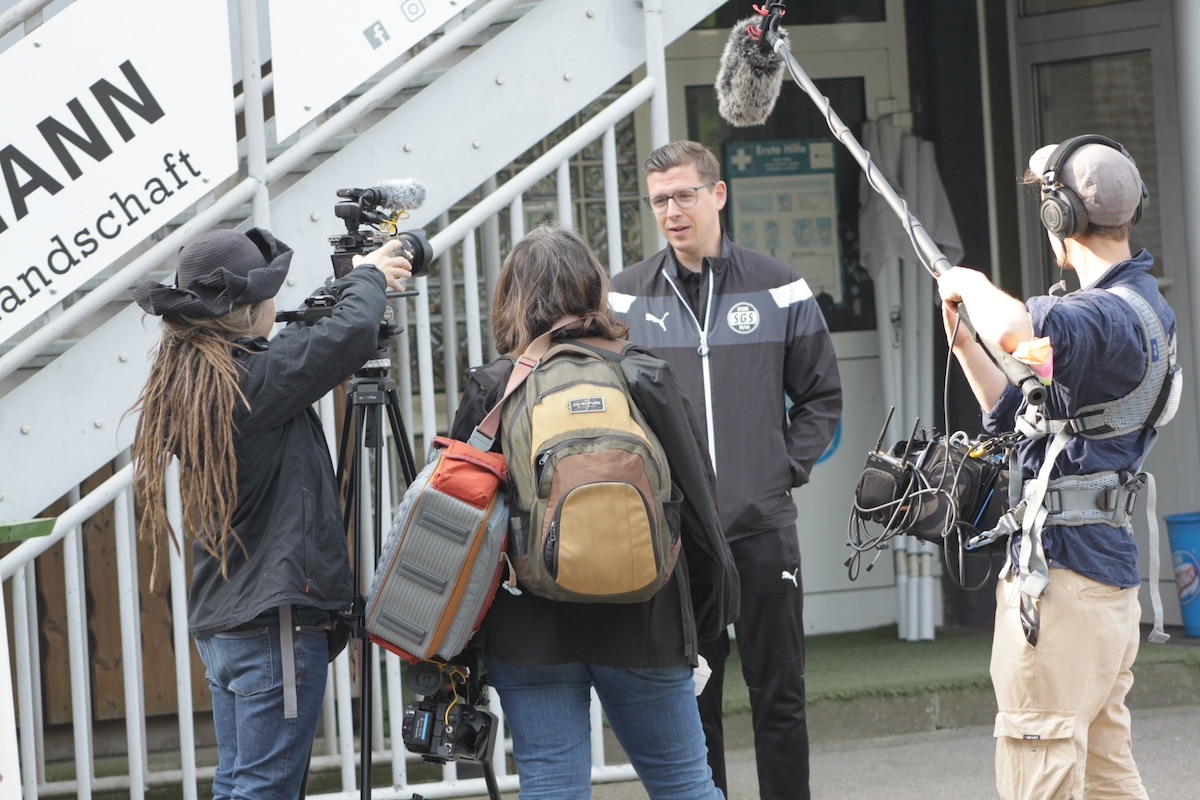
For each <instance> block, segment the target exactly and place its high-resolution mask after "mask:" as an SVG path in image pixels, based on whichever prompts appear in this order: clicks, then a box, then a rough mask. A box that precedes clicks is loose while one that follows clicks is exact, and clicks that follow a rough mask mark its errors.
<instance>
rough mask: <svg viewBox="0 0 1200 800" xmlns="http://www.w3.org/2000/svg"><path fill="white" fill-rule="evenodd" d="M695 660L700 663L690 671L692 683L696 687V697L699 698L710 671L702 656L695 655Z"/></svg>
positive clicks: (706, 683) (710, 673)
mask: <svg viewBox="0 0 1200 800" xmlns="http://www.w3.org/2000/svg"><path fill="white" fill-rule="evenodd" d="M696 658H698V659H699V660H700V663H699V664H697V665H696V668H695V669H693V670H692V683H694V684H695V685H696V696H697V697H699V696H700V693H701V692H703V691H704V687H705V686H706V685H708V679H709V677H710V676H711V675H712V669H711V668H710V667H709V666H708V661H707V660H706V659H705V658H704V656H702V655H699V654H697V655H696Z"/></svg>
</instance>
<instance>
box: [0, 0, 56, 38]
mask: <svg viewBox="0 0 1200 800" xmlns="http://www.w3.org/2000/svg"><path fill="white" fill-rule="evenodd" d="M52 2H53V0H22V2H20V3H17V4H16V5H14V6H13V7H12V8H10V9H8V11H5V12H4V13H3V14H0V36H3V35H5V34H6V33H9V32H11V31H13V30H16V27H17V26H18V25H20V24H21V23H22V22H24V21H25V20H26V19H28V18H29V17H32V16H34V15H35V14H40V13H41V11H42V9H43V8H45V7H46V6H48V5H50V3H52ZM36 22H38V23H40V22H41V17H40V16H39V17H37V19H36Z"/></svg>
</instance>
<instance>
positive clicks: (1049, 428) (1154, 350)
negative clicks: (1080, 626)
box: [968, 286, 1183, 645]
mask: <svg viewBox="0 0 1200 800" xmlns="http://www.w3.org/2000/svg"><path fill="white" fill-rule="evenodd" d="M1107 291H1109V292H1112V293H1113V294H1114V295H1116V296H1118V297H1120V298H1121V299H1122V300H1124V301H1125V302H1127V303H1128V304H1129V305H1130V306H1131V307H1132V308H1133V309H1134V311H1135V312H1137V315H1138V318H1139V319H1140V320H1141V323H1142V336H1143V342H1144V348H1145V353H1146V369H1145V370H1144V371H1143V374H1142V379H1141V381H1140V382H1139V383H1138V385H1137V386H1135V387H1134V388H1133V390H1132V391H1130V392H1129V393H1128V394H1126V395H1125V396H1124V397H1119V398H1117V399H1115V400H1109V401H1106V402H1103V403H1095V404H1092V405H1089V406H1085V407H1084V408H1081V409H1079V410H1078V411H1077V412H1076V413H1075V415H1074V416H1072V417H1069V418H1066V419H1052V418H1049V417H1047V416H1046V414H1045V412H1044V411H1043V409H1042V408H1041V407H1040V406H1028V405H1027V406H1026V407H1025V411H1024V413H1023V414H1021V415H1020V416H1019V417H1018V418H1017V421H1016V427H1017V432H1018V433H1020V434H1021V435H1023V436H1024V437H1026V438H1027V439H1029V440H1031V441H1036V440H1040V439H1044V438H1046V437H1053V438H1052V439H1051V441H1050V444H1049V445H1048V446H1047V448H1046V453H1045V461H1044V462H1043V463H1042V467H1041V469H1040V470H1038V474H1037V475H1036V476H1035V477H1033V478H1031V479H1029V480H1025V481H1022V479H1021V471H1020V468H1019V466H1018V465H1017V463H1016V453H1015V451H1013V452H1011V453H1010V455H1009V459H1010V469H1009V476H1010V477H1009V511H1007V512H1006V513H1005V514H1004V515H1003V516H1002V517H1001V519H1000V522H999V523H998V524H997V525H996V527H995V528H993V529H992V530H990V531H987V532H986V533H984V534H981V535H980V536H978V537H976V539H974V540H972V542H970V543H968V548H973V547H979V546H981V545H984V544H987V543H990V542H992V541H995V540H996V539H998V538H1000V537H1001V536H1006V535H1010V534H1014V535H1015V534H1016V533H1018V532H1020V534H1021V541H1020V545H1019V548H1018V557H1017V564H1016V565H1014V564H1013V563H1012V558H1011V551H1010V557H1009V559H1008V560H1007V561H1006V562H1005V565H1004V568H1003V569H1002V570H1001V573H1000V576H1001V577H1002V578H1003V577H1007V576H1008V575H1011V574H1012V570H1013V567H1014V566H1015V567H1016V569H1017V576H1018V579H1019V581H1020V590H1021V623H1022V627H1023V628H1024V630H1025V638H1026V640H1027V641H1028V642H1029V643H1030V645H1036V644H1037V635H1038V608H1037V605H1038V600H1040V598H1041V597H1042V595H1043V594H1045V591H1046V587H1047V586H1048V585H1049V583H1050V575H1049V565H1048V564H1047V561H1046V554H1045V550H1044V549H1043V546H1042V531H1043V529H1044V528H1045V527H1046V526H1047V525H1060V526H1078V525H1096V524H1100V525H1108V526H1110V527H1114V528H1125V529H1128V528H1129V521H1130V517H1131V515H1132V513H1133V510H1134V507H1135V505H1136V503H1137V496H1138V494H1139V493H1140V492H1141V491H1142V490H1143V489H1145V490H1146V495H1147V497H1146V520H1147V525H1148V530H1149V534H1150V565H1149V566H1150V575H1151V578H1152V580H1151V586H1150V601H1151V604H1152V605H1153V607H1154V628H1153V630H1152V631H1151V633H1150V637H1149V640H1150V641H1151V642H1154V643H1161V642H1165V641H1167V640H1168V639H1169V638H1170V636H1169V635H1168V634H1167V633H1165V632H1164V631H1163V612H1162V596H1161V593H1160V591H1159V587H1158V572H1159V534H1158V519H1157V515H1156V511H1155V506H1156V490H1155V485H1154V476H1153V475H1151V474H1150V473H1148V472H1138V473H1136V474H1133V473H1130V472H1128V471H1121V472H1117V471H1114V470H1107V471H1102V472H1094V473H1090V474H1087V475H1066V476H1063V477H1059V478H1054V479H1051V478H1050V474H1051V472H1052V471H1053V469H1054V465H1055V463H1056V462H1057V460H1058V456H1059V454H1060V453H1062V451H1063V449H1064V448H1065V447H1066V446H1067V443H1068V442H1070V441H1071V440H1072V439H1073V438H1075V437H1077V436H1078V437H1082V438H1083V439H1087V440H1098V439H1108V438H1112V437H1115V436H1122V435H1124V434H1129V433H1134V432H1136V431H1138V430H1140V429H1142V428H1149V429H1151V430H1152V431H1153V434H1152V436H1151V438H1150V446H1153V443H1154V440H1155V439H1156V438H1157V430H1158V429H1159V428H1161V427H1162V426H1163V425H1166V424H1167V423H1168V422H1170V421H1171V419H1172V418H1173V417H1174V416H1175V411H1176V409H1177V408H1178V407H1179V396H1180V393H1181V391H1182V389H1183V381H1182V374H1181V371H1180V368H1179V364H1178V361H1177V359H1176V344H1175V336H1174V335H1172V336H1170V337H1168V336H1167V334H1166V331H1165V330H1164V328H1163V325H1162V322H1161V321H1160V320H1159V318H1158V314H1156V313H1155V312H1154V309H1153V308H1152V307H1151V306H1150V304H1149V303H1148V302H1147V301H1146V300H1145V299H1144V298H1143V297H1142V296H1141V295H1139V294H1137V293H1136V292H1134V291H1132V290H1130V289H1128V288H1126V287H1123V286H1114V287H1111V288H1109V289H1107ZM1164 345H1165V349H1166V352H1165V353H1164V352H1163V349H1164ZM1149 449H1150V448H1149V446H1148V447H1147V449H1146V452H1145V453H1143V454H1142V458H1143V459H1144V458H1145V456H1146V454H1147V453H1149Z"/></svg>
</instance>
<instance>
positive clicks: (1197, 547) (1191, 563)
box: [1164, 511, 1200, 638]
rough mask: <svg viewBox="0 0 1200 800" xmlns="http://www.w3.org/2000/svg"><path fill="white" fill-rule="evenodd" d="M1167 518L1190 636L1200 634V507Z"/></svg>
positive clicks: (1176, 580) (1177, 583) (1172, 554)
mask: <svg viewBox="0 0 1200 800" xmlns="http://www.w3.org/2000/svg"><path fill="white" fill-rule="evenodd" d="M1164 519H1165V520H1166V522H1167V538H1168V540H1169V541H1170V543H1171V563H1172V564H1174V565H1175V587H1176V588H1177V589H1178V590H1179V610H1180V611H1181V612H1182V613H1183V627H1184V630H1185V631H1186V632H1187V635H1188V636H1189V637H1196V638H1200V511H1193V512H1191V513H1189V514H1172V515H1171V516H1169V517H1164Z"/></svg>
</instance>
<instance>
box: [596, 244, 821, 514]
mask: <svg viewBox="0 0 1200 800" xmlns="http://www.w3.org/2000/svg"><path fill="white" fill-rule="evenodd" d="M678 283H679V279H678V278H677V277H676V264H675V259H674V257H673V255H672V253H671V250H670V248H667V249H665V250H662V251H661V252H659V253H658V254H657V255H655V256H654V257H652V258H650V259H647V260H646V261H643V262H641V263H639V264H635V265H633V266H631V267H629V268H628V269H626V270H624V271H622V272H620V273H618V274H617V275H616V276H614V278H613V291H612V293H611V294H610V296H609V305H610V306H611V307H612V309H613V311H614V312H616V314H617V316H618V317H619V318H621V320H622V321H623V322H625V324H627V325H628V326H629V338H630V339H631V340H632V341H634V342H637V343H638V344H639V345H642V346H643V347H645V348H646V349H647V350H649V351H651V352H653V353H654V354H655V355H656V356H658V357H659V358H662V359H663V360H664V361H666V362H667V363H668V364H670V365H671V370H672V371H673V372H674V373H675V376H676V378H677V379H678V380H679V386H680V387H681V388H682V390H683V393H684V394H685V395H686V396H687V398H688V400H689V401H691V403H692V405H693V406H694V407H695V408H696V413H697V414H698V415H699V416H700V418H701V420H702V421H703V422H704V423H705V426H704V432H703V438H702V439H701V442H702V443H703V446H705V447H706V448H707V449H708V451H709V456H710V458H711V459H712V462H713V465H714V467H715V468H716V472H717V476H718V482H717V490H718V495H717V506H718V508H719V509H720V511H721V524H722V526H723V527H724V529H725V535H726V536H728V537H730V538H738V537H741V536H747V535H750V534H754V533H760V532H763V531H768V530H774V529H776V528H780V527H782V526H784V525H787V524H789V523H791V522H792V521H794V520H795V519H796V504H795V503H794V502H793V501H792V496H791V490H792V489H793V488H794V487H797V486H803V485H804V484H806V483H808V478H809V472H810V471H811V470H812V466H813V464H814V463H815V462H816V460H817V459H818V458H819V457H820V456H821V454H822V453H823V452H824V451H825V448H826V447H827V446H828V445H829V442H830V441H831V440H832V438H833V435H834V432H835V431H836V429H837V424H838V419H839V418H840V416H841V412H842V386H841V379H840V377H839V374H838V364H837V357H836V355H835V354H834V350H833V340H832V339H831V338H830V336H829V329H828V328H827V327H826V324H825V317H824V315H823V314H822V313H821V309H820V307H819V306H818V304H817V301H816V299H815V298H814V297H813V294H812V292H811V291H810V290H809V288H808V284H806V283H805V282H804V280H803V279H802V278H801V277H800V276H798V275H797V274H796V272H795V271H794V270H793V269H792V268H791V267H790V266H789V265H788V264H786V263H784V262H782V261H780V260H778V259H775V258H770V257H768V256H765V255H762V254H760V253H755V252H754V251H752V250H747V249H746V248H744V247H739V246H738V245H736V244H734V243H732V242H730V241H729V240H728V239H726V240H725V242H724V254H723V255H722V256H721V257H720V258H707V259H705V268H704V279H703V283H702V284H701V287H700V303H701V305H702V307H705V308H707V313H705V314H704V315H703V316H704V324H703V325H701V324H700V323H699V321H698V320H697V317H696V315H695V314H694V313H693V311H692V309H691V307H690V305H689V304H688V303H687V302H685V300H684V298H683V296H681V292H682V289H683V287H681V286H679V285H678ZM710 290H711V297H710ZM789 405H790V407H788V406H789Z"/></svg>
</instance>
